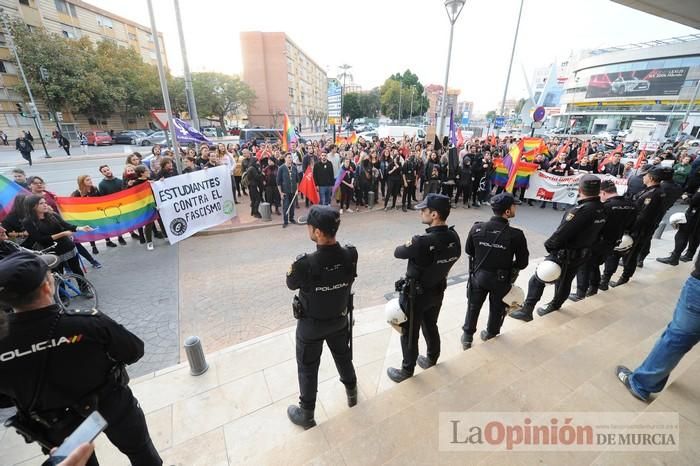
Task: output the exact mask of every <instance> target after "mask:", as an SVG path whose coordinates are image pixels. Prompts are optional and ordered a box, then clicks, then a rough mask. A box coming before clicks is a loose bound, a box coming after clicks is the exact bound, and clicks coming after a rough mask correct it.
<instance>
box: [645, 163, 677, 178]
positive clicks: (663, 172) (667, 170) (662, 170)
mask: <svg viewBox="0 0 700 466" xmlns="http://www.w3.org/2000/svg"><path fill="white" fill-rule="evenodd" d="M647 173H648V174H649V175H651V176H652V177H654V178H655V179H657V180H659V181H670V180H672V179H673V168H671V167H662V166H660V165H656V166H655V167H653V168H652V169H651V170H649V171H648V172H647Z"/></svg>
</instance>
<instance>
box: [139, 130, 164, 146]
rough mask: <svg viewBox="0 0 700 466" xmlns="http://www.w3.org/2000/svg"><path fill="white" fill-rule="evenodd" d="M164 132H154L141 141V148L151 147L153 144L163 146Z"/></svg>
mask: <svg viewBox="0 0 700 466" xmlns="http://www.w3.org/2000/svg"><path fill="white" fill-rule="evenodd" d="M166 142H167V141H166V139H165V131H154V132H153V133H151V134H149V135H148V136H146V137H145V138H143V139H142V140H141V145H142V146H152V145H154V144H161V145H163V144H165V143H166Z"/></svg>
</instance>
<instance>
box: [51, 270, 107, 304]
mask: <svg viewBox="0 0 700 466" xmlns="http://www.w3.org/2000/svg"><path fill="white" fill-rule="evenodd" d="M54 280H55V282H56V303H58V304H60V305H62V306H63V308H64V309H67V310H76V309H78V310H88V309H97V290H96V289H95V286H94V285H93V284H92V283H90V281H89V280H88V279H87V278H85V277H83V276H82V275H77V274H74V273H63V274H56V275H54Z"/></svg>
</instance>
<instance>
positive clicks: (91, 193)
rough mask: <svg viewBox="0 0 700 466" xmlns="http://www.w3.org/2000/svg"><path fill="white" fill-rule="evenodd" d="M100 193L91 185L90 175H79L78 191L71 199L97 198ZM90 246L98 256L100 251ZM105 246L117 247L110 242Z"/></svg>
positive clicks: (91, 243) (93, 245)
mask: <svg viewBox="0 0 700 466" xmlns="http://www.w3.org/2000/svg"><path fill="white" fill-rule="evenodd" d="M99 195H100V192H99V191H98V190H97V188H96V187H95V185H94V184H93V183H92V177H91V176H90V175H80V176H79V177H78V189H76V190H75V191H73V193H72V194H71V197H98V196H99ZM90 246H91V247H92V253H93V254H99V253H100V251H99V250H98V249H97V245H96V244H95V242H94V241H90ZM107 246H108V247H110V248H116V247H117V245H116V244H114V243H113V242H112V241H111V240H108V241H107Z"/></svg>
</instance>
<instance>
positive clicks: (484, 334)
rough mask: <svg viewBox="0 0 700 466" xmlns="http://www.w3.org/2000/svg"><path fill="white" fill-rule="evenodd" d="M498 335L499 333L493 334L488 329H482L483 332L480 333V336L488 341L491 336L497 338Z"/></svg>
mask: <svg viewBox="0 0 700 466" xmlns="http://www.w3.org/2000/svg"><path fill="white" fill-rule="evenodd" d="M497 336H498V335H491V334H490V333H489V332H488V330H482V331H481V333H480V334H479V337H480V338H481V339H482V340H483V341H488V340H490V339H491V338H496V337H497Z"/></svg>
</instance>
